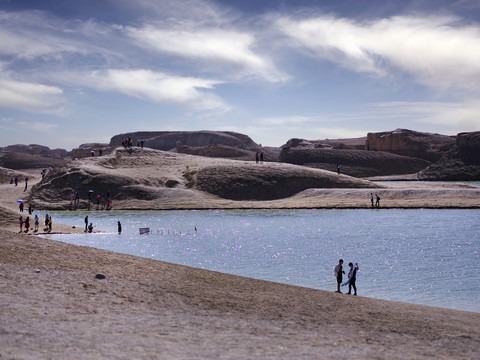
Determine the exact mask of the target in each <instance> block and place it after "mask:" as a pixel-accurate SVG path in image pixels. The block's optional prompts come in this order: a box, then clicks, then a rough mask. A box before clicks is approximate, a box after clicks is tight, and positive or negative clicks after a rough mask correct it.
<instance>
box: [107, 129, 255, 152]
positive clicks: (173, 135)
mask: <svg viewBox="0 0 480 360" xmlns="http://www.w3.org/2000/svg"><path fill="white" fill-rule="evenodd" d="M125 137H127V138H132V139H133V145H134V146H136V145H137V141H138V139H143V140H144V146H145V147H149V148H152V149H157V150H165V151H168V150H172V149H175V148H176V147H177V146H178V145H185V146H192V147H201V146H209V145H225V146H231V147H236V148H239V149H247V150H260V149H261V146H260V145H258V144H256V143H255V142H254V141H253V140H252V139H251V138H250V137H249V136H247V135H244V134H239V133H235V132H231V131H137V132H132V133H124V134H119V135H115V136H113V137H112V138H111V140H110V146H121V145H122V139H123V138H125Z"/></svg>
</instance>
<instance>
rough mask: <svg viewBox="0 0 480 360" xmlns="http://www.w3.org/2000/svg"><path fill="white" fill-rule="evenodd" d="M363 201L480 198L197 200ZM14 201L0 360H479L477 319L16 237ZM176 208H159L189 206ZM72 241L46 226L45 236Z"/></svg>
mask: <svg viewBox="0 0 480 360" xmlns="http://www.w3.org/2000/svg"><path fill="white" fill-rule="evenodd" d="M198 161H203V160H198ZM89 166H90V165H89ZM182 168H184V165H182ZM172 171H173V170H172ZM32 174H33V173H32ZM32 176H34V175H32ZM132 176H133V175H132ZM38 180H39V178H38V177H37V178H35V179H32V180H31V182H30V183H31V184H32V185H33V184H34V183H35V181H38ZM372 191H377V192H378V193H379V194H381V195H380V196H381V197H382V200H383V199H388V200H385V202H388V201H389V202H390V204H391V205H392V206H395V204H397V206H403V207H422V206H429V207H445V206H448V207H455V206H458V207H478V205H479V201H478V199H479V198H478V194H479V193H478V187H475V186H471V185H468V184H462V183H451V184H446V183H442V184H430V183H420V182H398V183H393V184H388V185H385V184H379V187H378V188H375V189H368V188H364V189H309V190H305V191H302V192H301V193H299V194H297V195H295V196H292V197H289V198H286V199H281V200H274V201H264V202H260V201H255V202H253V201H252V202H249V201H245V202H243V201H242V202H240V201H237V202H235V201H232V200H225V199H219V198H218V197H214V196H212V195H209V194H205V195H204V198H203V199H202V198H201V195H199V193H196V194H195V199H196V200H199V199H200V200H201V201H203V202H204V203H205V204H207V203H209V204H210V206H212V204H214V205H215V206H224V207H227V208H228V207H259V206H260V205H262V206H261V207H263V208H268V207H278V208H281V207H304V206H306V205H310V206H311V207H314V205H315V204H316V203H314V202H315V201H318V199H322V201H323V202H322V204H321V205H320V206H322V205H323V206H327V205H329V206H331V207H335V206H338V207H342V205H343V206H344V207H346V206H347V205H348V206H352V201H353V200H352V199H357V200H356V201H357V202H358V203H359V204H360V203H361V204H363V205H362V206H363V207H367V206H368V205H369V197H368V196H369V194H370V192H372ZM20 196H23V186H19V187H17V188H14V187H12V185H10V184H3V185H0V199H1V206H2V207H1V209H0V210H1V212H2V214H1V215H2V216H1V217H0V219H1V220H0V267H1V272H0V274H1V280H0V287H1V291H0V306H1V311H0V358H1V359H66V358H68V359H212V358H219V359H257V358H262V359H313V358H315V359H332V358H352V359H431V358H436V359H478V358H479V354H478V350H479V349H480V329H479V327H478V324H479V323H480V313H472V312H464V311H457V310H449V309H441V308H435V307H428V306H422V305H413V304H406V303H400V302H393V301H383V300H377V299H371V298H364V297H361V296H358V297H353V296H347V295H343V294H336V293H334V292H333V290H335V283H334V279H333V277H332V292H327V291H320V290H314V289H307V288H300V287H295V286H290V285H283V284H277V283H271V282H265V281H260V280H254V279H247V278H242V277H238V276H232V275H225V274H221V273H215V272H210V271H205V270H199V269H193V268H188V267H184V266H180V265H174V264H168V263H163V262H160V261H155V260H148V259H142V258H137V257H134V256H129V255H123V254H117V253H112V252H108V251H104V250H99V249H93V248H89V247H80V246H75V245H70V244H65V243H61V242H56V241H52V240H47V239H44V238H42V237H38V236H29V235H27V234H24V233H22V234H18V224H17V219H18V216H19V214H20V213H19V211H18V208H17V206H18V204H17V203H16V200H17V199H18V198H19V197H20ZM184 200H185V197H182V196H180V197H178V198H175V197H163V198H162V201H163V202H162V204H163V205H164V208H167V209H168V208H182V207H183V208H189V207H190V206H191V204H193V203H194V202H193V201H191V202H184ZM212 200H213V202H212ZM155 201H156V200H152V201H149V202H144V203H142V202H140V205H141V206H148V208H150V205H152V204H155ZM158 204H160V202H158ZM465 204H467V205H468V206H467V205H465ZM115 205H117V206H118V207H119V208H136V207H137V206H138V203H136V202H135V201H133V200H132V201H131V202H130V203H129V202H128V200H124V201H118V202H116V203H115ZM233 205H236V206H233ZM353 205H354V206H355V205H356V203H353ZM315 206H318V205H315ZM197 207H198V204H197ZM306 207H308V206H306ZM151 208H155V206H151ZM78 230H80V231H83V229H72V228H71V227H69V226H65V225H61V224H56V223H54V232H73V231H78ZM42 232H43V231H42ZM30 233H31V232H30ZM333 265H334V264H332V267H333ZM97 274H104V275H105V279H97V278H96V275H97Z"/></svg>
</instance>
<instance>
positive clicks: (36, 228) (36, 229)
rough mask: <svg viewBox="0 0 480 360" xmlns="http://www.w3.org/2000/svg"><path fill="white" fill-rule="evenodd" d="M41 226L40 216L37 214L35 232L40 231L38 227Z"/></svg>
mask: <svg viewBox="0 0 480 360" xmlns="http://www.w3.org/2000/svg"><path fill="white" fill-rule="evenodd" d="M39 224H40V221H39V220H38V215H36V214H35V230H34V231H35V232H37V231H38V225H39Z"/></svg>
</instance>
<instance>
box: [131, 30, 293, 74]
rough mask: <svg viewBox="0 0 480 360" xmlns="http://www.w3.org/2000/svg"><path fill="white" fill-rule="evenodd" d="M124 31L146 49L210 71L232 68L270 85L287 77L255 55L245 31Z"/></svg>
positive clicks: (262, 57) (254, 42)
mask: <svg viewBox="0 0 480 360" xmlns="http://www.w3.org/2000/svg"><path fill="white" fill-rule="evenodd" d="M127 31H128V34H129V35H130V36H131V37H133V38H134V39H136V41H137V42H139V43H143V44H144V46H145V47H147V48H149V49H152V50H155V51H158V52H165V53H171V54H175V55H178V56H181V57H184V58H188V59H191V60H192V62H195V61H198V60H201V61H204V62H205V64H206V66H208V67H209V68H210V70H212V69H215V67H217V69H218V66H227V67H230V66H234V67H237V69H239V70H240V71H242V72H243V75H244V76H248V75H256V76H260V77H261V78H263V79H265V80H267V81H270V82H283V81H286V80H287V78H288V77H287V76H286V75H285V74H283V73H282V72H280V71H279V70H278V69H277V68H276V67H275V65H274V64H273V62H272V61H271V60H270V59H268V58H267V57H265V56H261V55H259V54H257V53H255V51H254V48H255V47H256V41H255V37H254V36H253V35H252V34H249V33H246V32H240V31H235V30H222V29H218V28H200V29H198V28H195V29H192V30H184V29H182V30H170V29H168V30H165V29H161V28H155V27H153V26H145V27H143V28H140V29H136V28H132V27H128V28H127ZM208 63H213V64H212V65H208ZM237 72H238V70H237Z"/></svg>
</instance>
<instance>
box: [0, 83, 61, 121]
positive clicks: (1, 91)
mask: <svg viewBox="0 0 480 360" xmlns="http://www.w3.org/2000/svg"><path fill="white" fill-rule="evenodd" d="M62 95H63V91H62V89H60V88H58V87H56V86H47V85H42V84H36V83H30V82H20V81H13V80H8V79H1V78H0V107H8V108H13V109H19V110H26V111H30V112H39V113H50V114H54V113H59V112H61V110H62V102H63V99H62Z"/></svg>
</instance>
